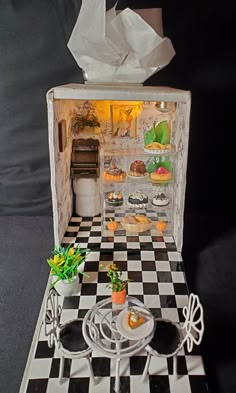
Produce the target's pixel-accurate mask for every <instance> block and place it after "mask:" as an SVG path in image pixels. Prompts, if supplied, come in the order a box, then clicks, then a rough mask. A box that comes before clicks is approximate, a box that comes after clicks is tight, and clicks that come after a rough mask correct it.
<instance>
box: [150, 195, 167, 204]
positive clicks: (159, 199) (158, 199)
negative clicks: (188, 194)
mask: <svg viewBox="0 0 236 393" xmlns="http://www.w3.org/2000/svg"><path fill="white" fill-rule="evenodd" d="M152 204H153V205H154V206H167V205H168V204H169V199H168V198H167V196H166V195H165V194H164V193H163V192H160V193H159V194H157V195H155V196H154V197H153V198H152Z"/></svg>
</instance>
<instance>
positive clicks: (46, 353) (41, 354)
mask: <svg viewBox="0 0 236 393" xmlns="http://www.w3.org/2000/svg"><path fill="white" fill-rule="evenodd" d="M54 351H55V348H54V347H53V348H49V346H48V342H47V341H39V342H38V345H37V349H36V353H35V358H36V359H44V358H52V357H53V355H54Z"/></svg>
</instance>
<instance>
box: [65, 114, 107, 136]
mask: <svg viewBox="0 0 236 393" xmlns="http://www.w3.org/2000/svg"><path fill="white" fill-rule="evenodd" d="M100 127H101V124H100V122H99V121H98V118H97V117H96V116H95V115H94V114H93V113H90V112H88V113H86V114H77V113H74V114H73V116H72V118H71V131H72V135H74V136H76V135H78V134H79V133H80V132H92V133H94V134H99V133H100V131H101V129H100Z"/></svg>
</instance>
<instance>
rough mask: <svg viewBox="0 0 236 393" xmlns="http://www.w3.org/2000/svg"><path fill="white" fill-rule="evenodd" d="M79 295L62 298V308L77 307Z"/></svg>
mask: <svg viewBox="0 0 236 393" xmlns="http://www.w3.org/2000/svg"><path fill="white" fill-rule="evenodd" d="M79 299H80V297H79V296H68V297H65V298H64V302H63V309H73V310H74V309H78V308H79Z"/></svg>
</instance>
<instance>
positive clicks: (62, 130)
mask: <svg viewBox="0 0 236 393" xmlns="http://www.w3.org/2000/svg"><path fill="white" fill-rule="evenodd" d="M58 144H59V152H60V153H63V151H65V149H66V145H67V127H66V120H65V119H63V120H61V121H59V123H58Z"/></svg>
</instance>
